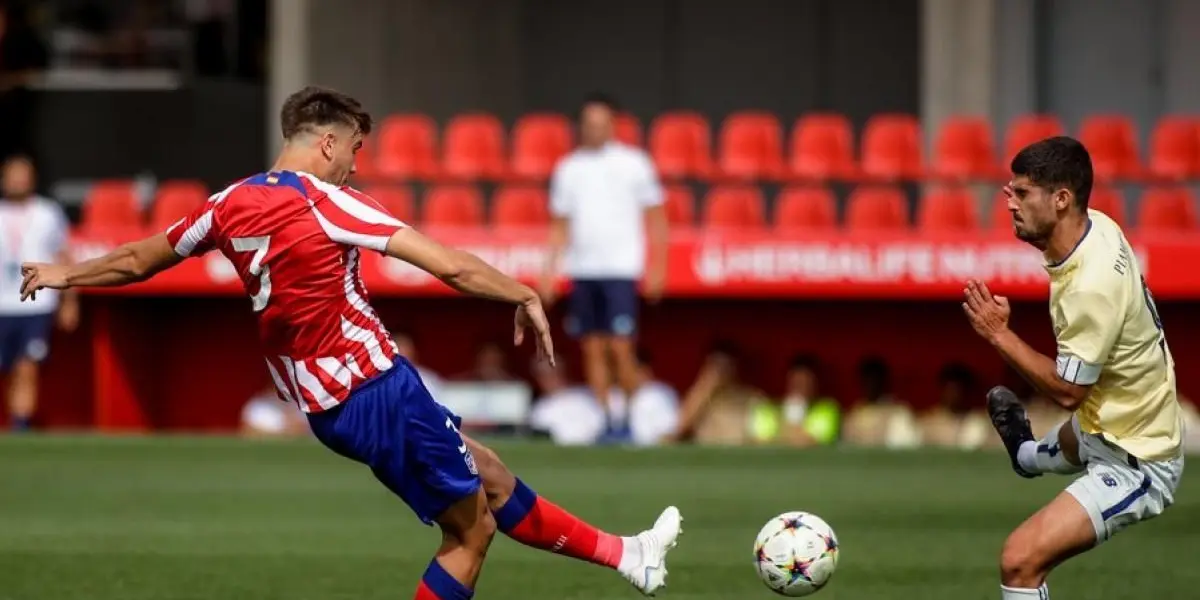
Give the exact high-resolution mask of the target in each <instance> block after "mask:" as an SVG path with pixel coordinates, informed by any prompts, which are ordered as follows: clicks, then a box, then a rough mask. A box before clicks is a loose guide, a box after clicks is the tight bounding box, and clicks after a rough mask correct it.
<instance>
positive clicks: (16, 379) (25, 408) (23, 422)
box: [0, 156, 79, 430]
mask: <svg viewBox="0 0 1200 600" xmlns="http://www.w3.org/2000/svg"><path fill="white" fill-rule="evenodd" d="M35 181H36V176H35V173H34V168H33V162H32V161H30V160H29V158H27V157H24V156H16V157H13V158H10V159H8V160H7V161H5V162H4V165H3V169H2V172H0V188H2V191H3V196H2V197H0V372H8V373H11V375H12V377H11V378H10V379H9V390H8V405H9V411H10V417H11V419H12V425H13V428H14V429H17V430H22V429H27V428H28V427H29V425H30V420H31V419H32V418H33V414H34V412H35V410H36V408H37V394H38V390H37V384H38V364H39V363H41V362H42V360H44V359H45V358H46V355H47V354H48V353H49V349H50V348H49V342H50V327H51V325H52V324H53V322H54V318H55V315H56V314H57V316H58V324H59V326H60V327H61V328H62V329H63V330H64V331H74V330H75V327H76V326H77V325H78V323H79V301H78V296H77V295H76V294H75V292H74V291H67V292H65V293H60V292H57V291H54V290H42V291H40V292H38V294H37V297H36V298H34V299H31V300H29V301H27V302H21V294H20V290H21V280H22V275H21V263H23V262H62V263H65V262H69V261H70V255H69V253H68V248H67V217H66V215H64V214H63V211H62V208H60V207H59V205H58V204H57V203H56V202H54V201H53V200H50V199H48V198H43V197H41V196H37V195H35V194H34V189H35V186H36V183H35Z"/></svg>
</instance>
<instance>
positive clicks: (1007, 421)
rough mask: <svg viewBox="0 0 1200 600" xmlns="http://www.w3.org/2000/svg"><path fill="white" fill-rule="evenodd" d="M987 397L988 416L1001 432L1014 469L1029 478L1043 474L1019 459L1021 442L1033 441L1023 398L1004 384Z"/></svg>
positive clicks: (992, 390)
mask: <svg viewBox="0 0 1200 600" xmlns="http://www.w3.org/2000/svg"><path fill="white" fill-rule="evenodd" d="M987 399H988V416H989V417H991V419H992V426H993V427H995V428H996V433H998V434H1000V439H1001V440H1002V441H1003V442H1004V447H1005V448H1006V449H1007V450H1008V456H1009V458H1011V459H1012V468H1013V470H1014V471H1016V472H1017V475H1020V476H1021V477H1025V478H1027V479H1033V478H1034V477H1038V476H1039V475H1041V473H1030V472H1029V471H1026V470H1025V469H1022V468H1021V463H1020V461H1018V460H1017V451H1018V450H1020V449H1021V444H1024V443H1025V442H1032V441H1033V429H1031V428H1030V427H1029V418H1028V417H1026V416H1025V406H1024V405H1022V404H1021V400H1020V399H1019V398H1017V395H1016V394H1014V393H1013V391H1012V390H1010V389H1008V388H1006V387H1004V386H1002V385H998V386H996V387H994V388H992V389H991V390H990V391H989V392H988V395H987Z"/></svg>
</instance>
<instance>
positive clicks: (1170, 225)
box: [1137, 187, 1196, 232]
mask: <svg viewBox="0 0 1200 600" xmlns="http://www.w3.org/2000/svg"><path fill="white" fill-rule="evenodd" d="M1137 226H1138V229H1139V230H1141V231H1143V232H1151V231H1152V232H1190V231H1193V230H1195V229H1196V199H1195V198H1194V197H1192V192H1191V191H1190V190H1188V189H1187V188H1186V187H1152V188H1149V189H1147V190H1146V191H1145V193H1143V194H1142V201H1141V205H1140V206H1139V208H1138V223H1137Z"/></svg>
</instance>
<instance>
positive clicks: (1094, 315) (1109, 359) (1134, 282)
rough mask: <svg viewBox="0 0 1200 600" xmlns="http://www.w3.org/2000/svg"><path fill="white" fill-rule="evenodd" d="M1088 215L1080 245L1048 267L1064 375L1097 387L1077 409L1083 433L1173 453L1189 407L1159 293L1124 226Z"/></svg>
mask: <svg viewBox="0 0 1200 600" xmlns="http://www.w3.org/2000/svg"><path fill="white" fill-rule="evenodd" d="M1089 217H1090V221H1089V224H1088V230H1087V232H1086V233H1085V234H1084V237H1083V239H1082V240H1080V242H1079V245H1078V246H1076V248H1075V250H1074V251H1072V252H1071V254H1070V255H1069V256H1068V257H1067V258H1066V259H1065V260H1063V261H1062V262H1060V263H1057V264H1051V265H1047V266H1046V270H1047V271H1049V272H1050V317H1051V319H1052V321H1053V323H1054V337H1055V338H1056V339H1057V340H1058V358H1057V361H1056V362H1057V366H1058V374H1059V376H1060V377H1062V378H1063V379H1064V380H1066V381H1069V382H1071V383H1074V384H1077V385H1090V386H1092V388H1091V391H1090V393H1089V394H1088V396H1087V399H1086V400H1084V402H1083V404H1082V405H1081V406H1080V407H1079V408H1078V410H1077V411H1076V413H1077V414H1078V415H1079V425H1080V427H1081V428H1082V430H1083V431H1085V432H1087V433H1093V434H1097V435H1102V436H1103V437H1104V438H1105V439H1107V440H1109V441H1110V442H1112V443H1114V444H1116V445H1118V446H1120V447H1121V448H1123V449H1124V450H1125V451H1126V452H1129V453H1130V454H1132V455H1134V456H1137V457H1139V458H1144V459H1148V460H1165V459H1169V458H1174V457H1175V456H1178V455H1179V454H1180V452H1181V450H1182V438H1183V431H1182V412H1181V410H1180V406H1179V401H1178V399H1177V398H1176V392H1175V361H1174V359H1173V358H1172V357H1171V351H1170V349H1169V348H1168V347H1167V340H1166V337H1165V336H1164V335H1163V329H1162V322H1161V321H1160V320H1159V317H1158V311H1157V309H1156V308H1155V306H1154V298H1153V297H1152V296H1151V294H1150V290H1149V288H1147V287H1146V283H1145V279H1144V278H1143V277H1142V272H1141V268H1140V267H1139V265H1138V262H1137V259H1136V258H1135V257H1134V255H1133V250H1132V249H1131V248H1130V247H1129V241H1128V240H1126V239H1125V234H1124V233H1122V232H1121V228H1120V227H1119V226H1118V225H1117V224H1116V223H1114V222H1113V220H1112V219H1110V218H1108V216H1106V215H1105V214H1104V213H1101V212H1097V211H1094V210H1093V211H1089Z"/></svg>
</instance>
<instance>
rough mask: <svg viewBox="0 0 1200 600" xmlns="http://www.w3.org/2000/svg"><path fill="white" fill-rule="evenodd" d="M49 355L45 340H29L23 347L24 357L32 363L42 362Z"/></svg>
mask: <svg viewBox="0 0 1200 600" xmlns="http://www.w3.org/2000/svg"><path fill="white" fill-rule="evenodd" d="M49 353H50V347H49V345H48V344H46V340H43V339H41V338H37V339H33V340H29V343H28V344H27V345H26V346H25V356H27V357H29V360H32V361H34V362H42V361H43V360H45V359H46V355H47V354H49Z"/></svg>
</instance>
